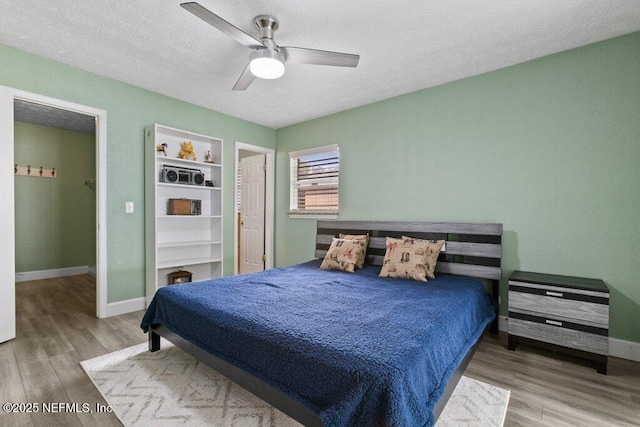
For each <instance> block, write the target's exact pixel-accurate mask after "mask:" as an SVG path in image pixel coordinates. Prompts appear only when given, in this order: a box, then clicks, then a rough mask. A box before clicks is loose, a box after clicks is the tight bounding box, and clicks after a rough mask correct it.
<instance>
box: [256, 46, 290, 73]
mask: <svg viewBox="0 0 640 427" xmlns="http://www.w3.org/2000/svg"><path fill="white" fill-rule="evenodd" d="M249 59H250V62H249V70H251V73H252V74H253V75H254V76H256V77H259V78H261V79H277V78H279V77H282V75H283V74H284V56H282V54H280V53H279V52H276V51H275V50H271V49H258V50H254V51H253V52H252V53H251V56H250V57H249Z"/></svg>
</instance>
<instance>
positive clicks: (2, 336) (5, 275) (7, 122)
mask: <svg viewBox="0 0 640 427" xmlns="http://www.w3.org/2000/svg"><path fill="white" fill-rule="evenodd" d="M16 102H18V103H28V104H30V105H34V106H39V107H43V108H50V109H55V110H61V112H62V113H65V112H71V113H77V114H82V115H85V116H86V115H88V116H91V117H92V118H93V121H94V126H95V166H96V170H95V182H90V183H89V185H91V186H92V187H93V188H94V189H95V215H96V227H95V228H96V230H95V233H96V244H95V246H96V259H95V275H96V316H97V317H99V318H103V317H106V316H107V287H106V286H107V281H106V274H107V258H106V252H107V251H106V242H107V239H106V229H107V228H106V216H107V215H106V147H107V137H106V130H107V126H106V125H107V123H106V120H107V113H106V111H104V110H99V109H95V108H92V107H87V106H84V105H79V104H75V103H71V102H67V101H63V100H59V99H55V98H49V97H46V96H43V95H38V94H34V93H30V92H26V91H22V90H18V89H14V88H9V87H4V86H0V147H1V149H0V182H1V183H2V184H1V186H2V187H1V190H2V191H0V193H1V197H0V203H3V206H11V207H13V206H14V203H15V202H14V200H15V188H14V173H15V166H16V164H15V153H14V144H15V132H14V119H15V117H14V108H15V105H16ZM38 166H40V165H38ZM0 240H1V241H2V242H3V244H2V245H1V249H0V260H1V261H0V262H1V263H2V264H1V265H0V276H1V277H0V295H1V296H2V298H0V313H1V314H0V342H4V341H7V340H10V339H12V338H15V320H16V312H15V280H16V271H15V261H16V258H15V212H14V209H3V210H2V213H1V214H0Z"/></svg>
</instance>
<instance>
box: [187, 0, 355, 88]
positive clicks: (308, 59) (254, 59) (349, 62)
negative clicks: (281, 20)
mask: <svg viewBox="0 0 640 427" xmlns="http://www.w3.org/2000/svg"><path fill="white" fill-rule="evenodd" d="M180 6H182V7H183V8H184V9H186V10H188V11H189V12H191V13H192V14H194V15H195V16H197V17H198V18H200V19H202V20H203V21H205V22H206V23H208V24H210V25H212V26H213V27H214V28H216V29H218V30H220V31H222V32H223V33H224V34H226V35H228V36H229V37H231V38H233V39H234V40H235V41H237V42H239V43H240V44H242V45H244V46H246V47H248V48H250V49H252V50H253V52H251V54H250V55H249V64H248V65H247V66H246V67H245V69H244V71H243V72H242V74H241V75H240V78H239V79H238V81H237V82H236V84H235V85H234V86H233V90H245V89H246V88H248V87H249V85H250V84H251V83H252V82H253V81H254V80H255V78H256V77H258V78H261V79H277V78H279V77H281V76H282V75H283V74H284V64H285V62H297V63H301V64H316V65H332V66H336V67H357V66H358V61H359V60H360V55H353V54H350V53H340V52H330V51H326V50H317V49H306V48H302V47H292V46H278V45H277V44H276V42H275V41H274V40H273V33H274V32H275V30H277V29H278V21H276V19H275V18H274V17H272V16H268V15H260V16H257V17H256V18H255V23H256V28H257V29H258V30H259V32H260V40H258V39H255V38H253V37H251V36H250V35H249V34H247V33H245V32H244V31H242V30H241V29H239V28H237V27H235V26H234V25H232V24H230V23H229V22H227V21H225V20H224V19H222V18H221V17H219V16H218V15H216V14H215V13H213V12H211V11H210V10H209V9H207V8H205V7H203V6H201V5H200V4H198V3H196V2H189V3H182V4H181V5H180Z"/></svg>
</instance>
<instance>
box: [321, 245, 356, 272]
mask: <svg viewBox="0 0 640 427" xmlns="http://www.w3.org/2000/svg"><path fill="white" fill-rule="evenodd" d="M362 247H363V242H362V240H346V239H333V241H332V242H331V246H330V247H329V250H328V251H327V254H326V255H325V257H324V260H323V261H322V264H321V265H320V269H322V270H340V271H346V272H349V273H353V272H354V271H355V269H356V262H357V260H358V255H359V254H360V252H361V251H362Z"/></svg>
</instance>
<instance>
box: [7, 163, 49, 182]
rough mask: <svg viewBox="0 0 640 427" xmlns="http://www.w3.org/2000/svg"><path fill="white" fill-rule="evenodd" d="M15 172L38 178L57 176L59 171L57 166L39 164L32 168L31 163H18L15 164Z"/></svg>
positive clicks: (19, 174)
mask: <svg viewBox="0 0 640 427" xmlns="http://www.w3.org/2000/svg"><path fill="white" fill-rule="evenodd" d="M13 173H14V175H18V176H34V177H36V178H57V177H58V171H57V170H56V168H49V169H47V168H44V167H42V166H39V167H37V168H32V167H31V165H27V166H18V164H17V163H14V164H13Z"/></svg>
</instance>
